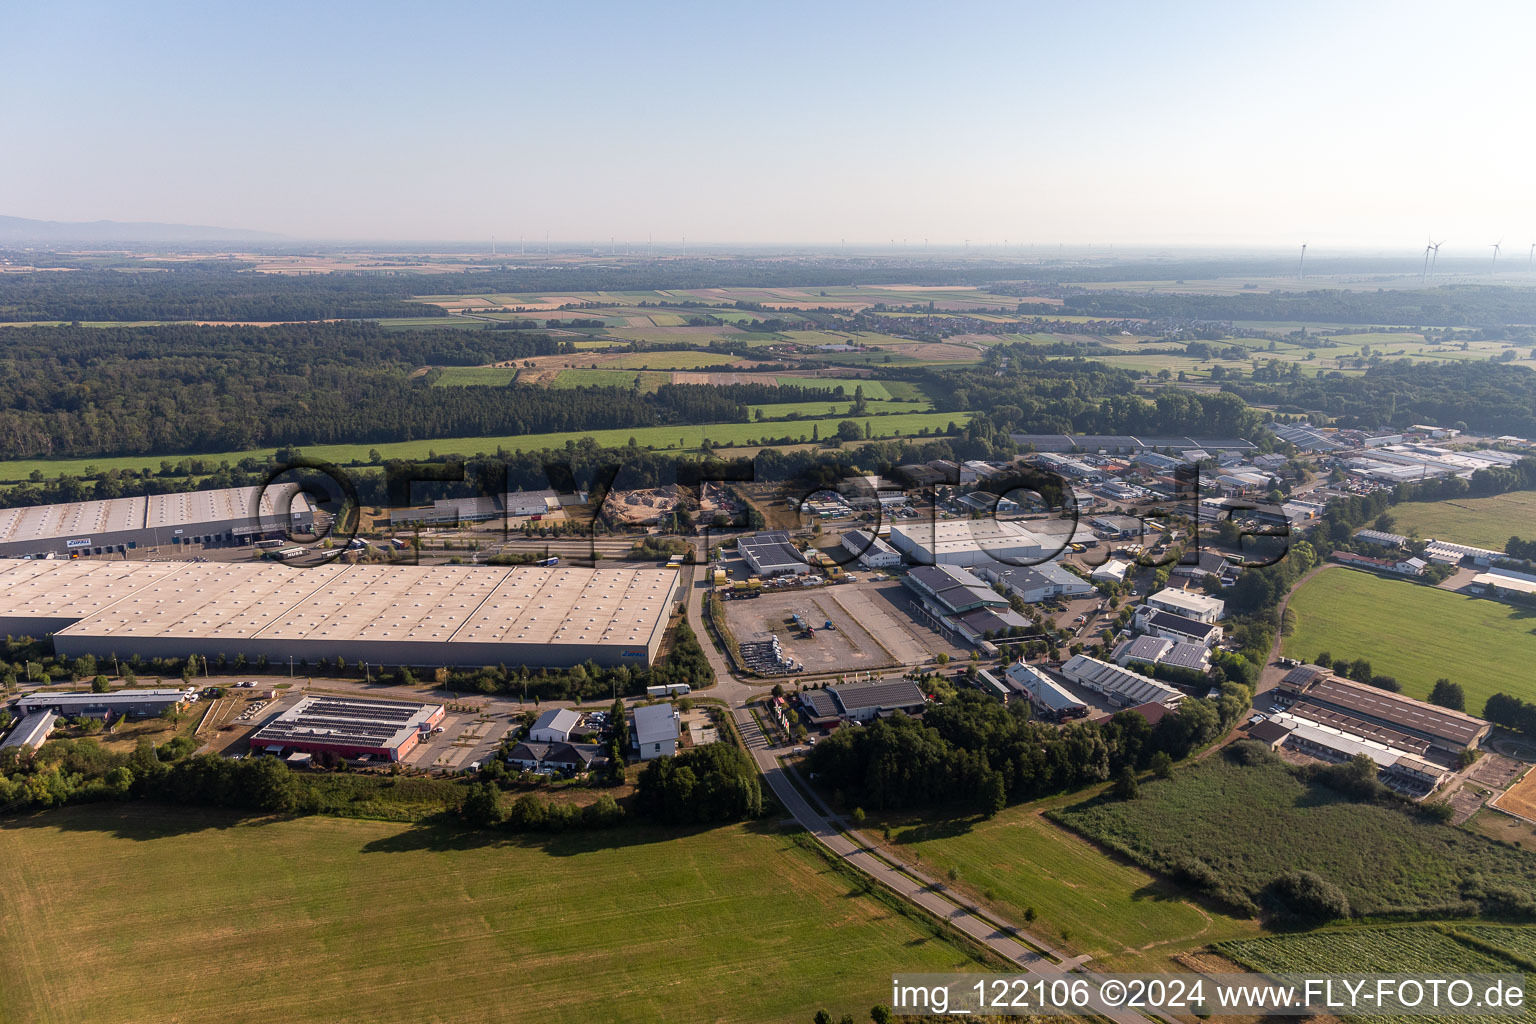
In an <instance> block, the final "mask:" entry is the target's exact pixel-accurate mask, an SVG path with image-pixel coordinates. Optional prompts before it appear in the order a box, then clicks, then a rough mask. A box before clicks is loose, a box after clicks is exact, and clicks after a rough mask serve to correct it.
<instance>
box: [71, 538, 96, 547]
mask: <svg viewBox="0 0 1536 1024" xmlns="http://www.w3.org/2000/svg"><path fill="white" fill-rule="evenodd" d="M64 546H65V547H66V548H88V547H90V546H91V538H89V537H81V538H80V539H79V540H67V541H65V542H64Z"/></svg>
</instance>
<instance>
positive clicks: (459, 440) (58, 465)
mask: <svg viewBox="0 0 1536 1024" xmlns="http://www.w3.org/2000/svg"><path fill="white" fill-rule="evenodd" d="M562 372H569V371H562ZM848 418H849V417H845V416H832V417H827V418H825V419H816V420H794V421H792V422H784V423H706V424H703V425H670V426H662V427H632V428H622V427H621V428H618V429H614V430H576V431H569V432H566V433H558V434H512V435H508V436H504V437H439V438H430V439H427V440H422V441H396V442H392V443H384V444H371V445H370V444H329V445H305V446H304V447H303V448H302V449H301V450H302V451H303V454H304V455H305V456H307V457H309V458H315V459H324V460H326V461H327V462H332V463H335V464H337V465H346V464H347V463H351V462H359V461H361V462H366V461H367V459H368V453H369V451H377V452H378V453H379V455H380V456H381V457H383V458H385V459H420V458H425V457H427V456H429V455H430V454H431V453H433V452H436V453H438V454H439V455H454V454H458V455H475V454H479V453H494V452H495V451H496V450H497V449H498V448H505V449H507V450H508V451H536V450H539V449H542V448H563V447H564V446H565V443H566V442H567V441H571V442H578V441H580V440H581V439H582V438H584V437H590V438H593V439H594V440H596V441H597V443H598V444H601V445H605V446H608V447H614V448H622V447H624V446H625V445H626V444H628V443H629V439H630V438H634V439H635V443H636V444H639V445H641V446H642V447H647V448H655V449H658V450H664V449H672V450H676V449H679V448H681V449H683V450H689V449H693V448H698V447H699V446H700V444H701V443H702V442H703V440H704V439H705V438H708V439H709V441H710V443H711V444H712V445H727V446H744V447H749V448H757V447H762V446H763V445H762V444H761V442H762V440H763V439H765V438H780V437H792V438H796V439H797V440H799V441H809V440H810V439H811V430H812V428H813V427H815V428H817V429H818V430H819V431H820V435H821V438H822V439H823V440H826V439H828V438H831V437H832V436H834V435H835V434H836V433H837V425H838V424H839V423H841V422H842V421H843V420H844V419H848ZM970 419H971V414H970V413H968V412H925V413H906V414H902V415H898V416H866V417H856V418H854V422H855V423H857V424H858V425H859V427H860V429H861V430H862V429H863V426H864V424H865V423H866V422H867V423H869V425H870V428H869V429H870V436H871V437H872V438H875V439H880V438H887V437H917V436H918V432H919V431H921V430H923V429H927V431H928V433H929V435H930V436H933V435H935V434H940V435H942V433H943V431H944V430H946V429H947V428H948V426H949V424H951V423H953V424H955V425H956V426H958V427H963V426H965V425H966V424H967V423H969V422H970ZM791 443H793V442H791ZM272 451H273V449H271V448H253V449H250V450H247V451H242V452H210V453H202V454H190V455H189V454H179V455H125V456H119V457H110V458H90V459H18V460H14V461H11V462H0V483H14V482H20V481H24V480H26V479H27V477H28V475H29V474H30V473H31V472H32V471H33V470H37V471H38V472H40V473H42V474H43V476H44V477H45V478H51V477H55V476H58V475H59V474H60V473H70V474H84V473H86V472H87V471H90V472H96V471H105V470H109V469H129V468H133V469H145V468H148V469H158V468H159V467H160V463H161V462H170V463H172V464H174V463H176V462H177V461H179V460H181V459H183V458H197V459H205V460H207V461H208V462H209V463H210V464H212V465H218V463H220V462H229V463H230V464H231V465H233V464H234V463H236V462H239V461H240V460H241V459H247V458H254V459H265V458H267V457H269V456H270V455H271V454H272Z"/></svg>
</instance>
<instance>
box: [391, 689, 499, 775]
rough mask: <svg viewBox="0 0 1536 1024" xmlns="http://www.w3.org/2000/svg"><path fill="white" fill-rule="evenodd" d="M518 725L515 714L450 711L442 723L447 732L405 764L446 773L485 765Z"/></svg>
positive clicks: (418, 749) (487, 710)
mask: <svg viewBox="0 0 1536 1024" xmlns="http://www.w3.org/2000/svg"><path fill="white" fill-rule="evenodd" d="M455 706H457V705H455ZM517 725H518V716H517V715H516V714H514V713H513V712H511V711H506V710H497V709H494V708H491V707H485V708H482V709H481V710H479V711H471V712H466V711H448V712H447V713H445V714H444V716H443V720H442V723H441V726H442V730H443V731H442V732H434V733H433V734H432V736H431V738H430V739H428V740H426V741H425V742H423V743H419V744H417V745H416V749H414V750H412V751H411V752H410V753H409V754H407V755H405V757H404V758H402V760H403V761H404V762H405V763H406V764H408V765H411V766H413V767H416V768H422V769H426V770H429V771H445V772H454V771H459V770H461V769H463V768H465V767H468V766H469V765H471V764H473V763H475V762H476V761H479V762H480V763H482V764H484V763H485V762H486V761H488V760H490V759H491V756H492V755H493V754H495V752H496V748H497V747H499V746H501V741H502V738H503V737H505V736H506V735H507V733H509V732H511V731H512V730H513V729H515V728H516V727H517Z"/></svg>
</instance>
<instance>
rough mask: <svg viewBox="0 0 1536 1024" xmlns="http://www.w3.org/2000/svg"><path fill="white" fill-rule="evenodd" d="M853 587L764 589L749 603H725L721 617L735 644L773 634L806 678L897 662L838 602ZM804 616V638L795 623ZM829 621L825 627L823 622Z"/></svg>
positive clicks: (786, 654)
mask: <svg viewBox="0 0 1536 1024" xmlns="http://www.w3.org/2000/svg"><path fill="white" fill-rule="evenodd" d="M856 586H858V584H849V583H842V584H836V585H827V586H822V587H798V586H797V587H789V588H784V589H772V588H770V589H766V590H764V591H763V594H762V596H761V597H758V598H754V599H752V600H749V601H726V602H724V606H725V619H726V623H727V625H728V626H729V627H730V630H731V633H732V634H733V635H734V636H735V637H736V639H737V640H738V641H750V640H766V639H768V638H769V637H772V636H776V637H778V639H779V643H780V644H781V645H782V647H783V650H784V654H785V656H786V657H789V658H792V659H794V660H795V661H797V662H799V663H800V664H801V665H803V666H804V668H805V672H806V673H807V674H812V675H814V674H817V673H822V672H864V671H868V670H871V669H881V668H890V667H892V666H894V665H896V664H898V662H897V659H896V657H895V655H894V654H893V653H892V652H891V651H890V650H888V649H887V647H886V646H885V645H883V644H882V643H881V641H880V640H877V639H875V636H874V635H873V634H872V633H871V632H870V631H869V630H868V629H866V628H865V627H864V626H863V625H861V624H860V623H859V622H858V621H857V620H856V619H855V618H854V616H853V615H851V614H849V612H848V611H847V610H846V609H845V608H844V606H843V604H842V603H841V602H840V601H839V600H838V599H837V595H838V592H841V591H846V590H850V589H853V588H854V587H856ZM796 615H802V616H804V618H805V620H806V622H807V623H808V624H809V625H810V627H811V632H810V634H809V635H807V634H806V633H805V632H804V631H802V630H801V629H799V628H798V627H797V626H796V625H795V623H794V616H796ZM828 622H831V623H832V628H831V629H827V628H826V624H827V623H828Z"/></svg>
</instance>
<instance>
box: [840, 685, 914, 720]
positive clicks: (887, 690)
mask: <svg viewBox="0 0 1536 1024" xmlns="http://www.w3.org/2000/svg"><path fill="white" fill-rule="evenodd" d="M828 690H829V691H830V692H831V693H832V694H833V696H835V697H836V698H837V703H838V704H839V705H841V707H842V709H843V712H844V713H845V714H852V713H853V712H855V711H863V710H865V709H866V708H875V709H877V710H881V711H889V710H895V709H897V708H914V707H922V706H923V705H924V704H925V703H926V700H925V698H924V697H923V691H921V690H919V689H918V688H917V684H916V683H914V682H912V681H911V680H910V679H893V680H890V681H889V682H880V683H848V684H847V685H845V686H832V687H828Z"/></svg>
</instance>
